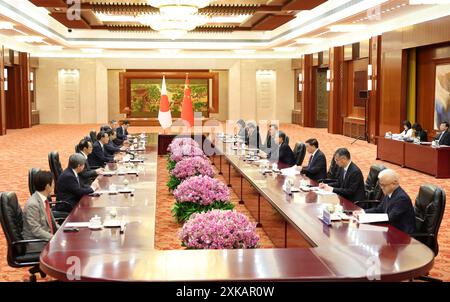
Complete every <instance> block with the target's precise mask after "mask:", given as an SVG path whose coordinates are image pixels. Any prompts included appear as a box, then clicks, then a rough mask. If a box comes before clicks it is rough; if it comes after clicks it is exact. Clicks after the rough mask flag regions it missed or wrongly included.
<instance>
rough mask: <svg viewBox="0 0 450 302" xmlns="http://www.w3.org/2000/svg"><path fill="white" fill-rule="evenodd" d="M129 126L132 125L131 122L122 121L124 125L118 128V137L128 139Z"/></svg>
mask: <svg viewBox="0 0 450 302" xmlns="http://www.w3.org/2000/svg"><path fill="white" fill-rule="evenodd" d="M129 126H130V122H129V121H127V120H125V121H123V122H122V126H120V127H118V128H117V129H116V132H117V138H118V139H120V140H122V141H124V140H126V139H127V135H128V127H129Z"/></svg>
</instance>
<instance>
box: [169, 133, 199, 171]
mask: <svg viewBox="0 0 450 302" xmlns="http://www.w3.org/2000/svg"><path fill="white" fill-rule="evenodd" d="M182 146H191V147H193V148H200V146H199V144H198V143H197V142H196V141H195V140H193V139H192V138H190V137H177V138H174V139H173V140H172V142H171V143H170V144H169V146H168V147H167V152H168V156H167V170H169V171H171V170H172V169H173V168H175V164H176V161H175V160H173V159H172V158H171V155H172V154H174V153H176V154H177V156H178V154H180V152H181V150H180V149H181V147H182ZM189 149H190V148H186V150H185V151H187V150H189ZM202 153H203V152H202Z"/></svg>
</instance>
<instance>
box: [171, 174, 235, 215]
mask: <svg viewBox="0 0 450 302" xmlns="http://www.w3.org/2000/svg"><path fill="white" fill-rule="evenodd" d="M173 195H174V197H175V199H176V202H175V205H174V206H173V209H172V213H173V214H174V216H175V218H176V219H177V221H178V222H184V221H186V220H188V219H189V217H190V216H191V215H192V214H193V213H200V212H206V211H209V210H212V209H221V210H232V209H233V208H234V205H233V204H232V203H231V202H230V191H229V190H228V188H227V186H226V185H225V184H224V183H223V182H221V181H220V180H217V179H214V178H211V177H209V176H207V175H199V176H193V177H191V178H188V179H186V180H185V181H183V182H182V183H181V184H180V185H179V186H178V187H177V189H176V190H174V191H173Z"/></svg>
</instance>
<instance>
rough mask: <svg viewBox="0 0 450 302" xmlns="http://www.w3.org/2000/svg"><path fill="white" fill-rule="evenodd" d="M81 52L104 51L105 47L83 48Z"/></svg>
mask: <svg viewBox="0 0 450 302" xmlns="http://www.w3.org/2000/svg"><path fill="white" fill-rule="evenodd" d="M81 52H84V53H102V52H103V49H101V48H81Z"/></svg>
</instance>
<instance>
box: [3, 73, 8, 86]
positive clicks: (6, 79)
mask: <svg viewBox="0 0 450 302" xmlns="http://www.w3.org/2000/svg"><path fill="white" fill-rule="evenodd" d="M3 78H4V82H5V91H8V69H6V68H5V69H3Z"/></svg>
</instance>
